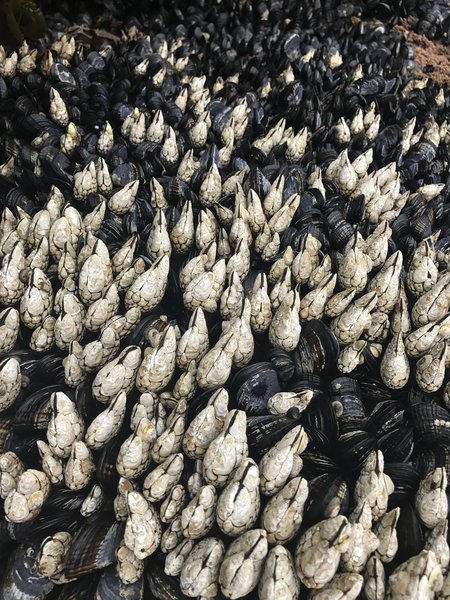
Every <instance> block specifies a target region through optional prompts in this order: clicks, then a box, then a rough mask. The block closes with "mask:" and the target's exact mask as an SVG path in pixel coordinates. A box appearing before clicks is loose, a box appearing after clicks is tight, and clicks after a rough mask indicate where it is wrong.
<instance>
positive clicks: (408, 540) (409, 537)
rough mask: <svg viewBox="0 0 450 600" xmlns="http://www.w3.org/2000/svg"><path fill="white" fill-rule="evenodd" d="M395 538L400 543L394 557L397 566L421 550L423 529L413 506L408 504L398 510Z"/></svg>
mask: <svg viewBox="0 0 450 600" xmlns="http://www.w3.org/2000/svg"><path fill="white" fill-rule="evenodd" d="M397 537H398V539H399V542H400V543H399V545H398V550H397V554H396V557H395V562H396V563H397V564H398V563H400V562H404V561H405V560H408V558H411V556H415V555H416V554H419V552H420V551H421V550H422V549H423V545H424V534H423V529H422V526H421V524H420V522H419V519H418V518H417V515H416V511H415V509H414V506H413V505H412V504H411V503H409V502H407V503H406V504H404V505H403V506H402V508H401V509H400V516H399V519H398V521H397Z"/></svg>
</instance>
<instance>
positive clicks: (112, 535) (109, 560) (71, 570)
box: [64, 512, 125, 579]
mask: <svg viewBox="0 0 450 600" xmlns="http://www.w3.org/2000/svg"><path fill="white" fill-rule="evenodd" d="M124 528H125V523H123V522H118V521H116V518H115V515H114V513H110V512H101V513H97V514H95V515H93V516H92V517H91V518H90V519H88V520H87V521H85V522H84V523H83V525H82V526H81V528H80V529H78V531H77V532H76V534H75V535H74V537H73V539H72V541H71V544H70V548H69V551H68V554H67V558H66V563H65V567H64V574H65V576H66V577H67V578H68V579H72V578H76V577H81V576H82V575H86V574H87V573H91V572H93V571H97V570H98V569H103V568H105V567H108V566H109V565H111V564H113V563H115V562H116V551H117V548H118V546H119V544H120V542H121V540H122V537H123V532H124Z"/></svg>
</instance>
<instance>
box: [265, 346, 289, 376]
mask: <svg viewBox="0 0 450 600" xmlns="http://www.w3.org/2000/svg"><path fill="white" fill-rule="evenodd" d="M267 358H268V359H269V360H270V362H271V363H272V365H273V367H274V368H275V370H276V372H277V375H278V378H279V379H280V381H281V382H282V383H287V382H288V381H290V380H291V379H292V377H293V376H294V373H295V361H294V358H293V356H292V353H290V352H285V351H284V350H282V349H281V348H271V349H270V350H268V351H267Z"/></svg>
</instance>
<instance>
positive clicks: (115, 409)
mask: <svg viewBox="0 0 450 600" xmlns="http://www.w3.org/2000/svg"><path fill="white" fill-rule="evenodd" d="M126 402H127V396H126V394H125V393H124V392H119V393H118V394H117V396H116V397H115V398H114V399H113V400H112V401H111V403H110V404H109V405H108V407H107V408H106V409H105V410H104V411H102V412H101V413H100V414H98V415H97V416H96V417H95V418H94V419H93V420H92V421H91V424H90V425H89V427H88V428H87V430H86V434H85V438H84V440H85V442H86V444H87V445H88V446H89V448H91V449H92V450H98V449H99V448H103V446H104V445H105V444H106V443H107V442H109V440H111V439H112V438H113V437H114V436H115V435H116V434H117V433H118V431H119V430H120V428H121V426H122V422H123V418H124V416H125V409H126Z"/></svg>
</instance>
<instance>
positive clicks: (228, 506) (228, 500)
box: [216, 457, 260, 537]
mask: <svg viewBox="0 0 450 600" xmlns="http://www.w3.org/2000/svg"><path fill="white" fill-rule="evenodd" d="M259 508H260V497H259V469H258V465H257V464H256V463H255V461H254V460H252V459H251V458H245V457H244V458H243V459H242V461H241V463H240V465H239V467H238V468H237V469H236V471H235V472H234V474H233V476H232V477H231V479H230V480H229V481H228V483H227V484H226V486H225V488H224V489H223V490H222V491H221V493H220V496H219V499H218V501H217V507H216V520H217V524H218V526H219V527H220V529H221V530H222V531H223V532H224V533H225V535H229V536H232V537H235V536H238V535H240V534H241V533H243V532H244V531H246V530H247V529H250V528H251V527H253V525H254V524H255V523H256V520H257V518H258V515H259Z"/></svg>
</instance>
